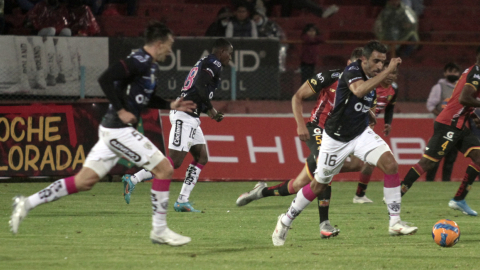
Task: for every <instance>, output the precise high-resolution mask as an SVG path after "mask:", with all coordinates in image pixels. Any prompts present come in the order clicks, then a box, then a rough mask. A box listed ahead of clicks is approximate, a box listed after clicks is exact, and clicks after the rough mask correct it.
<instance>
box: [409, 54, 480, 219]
mask: <svg viewBox="0 0 480 270" xmlns="http://www.w3.org/2000/svg"><path fill="white" fill-rule="evenodd" d="M479 97H480V47H478V48H477V51H476V62H475V64H474V65H473V66H471V67H469V68H467V69H466V70H465V71H464V72H463V74H462V76H461V77H460V79H459V80H458V82H457V84H456V85H455V89H453V93H452V97H451V98H450V100H449V101H448V103H447V106H446V107H445V109H443V110H442V112H441V113H440V114H439V115H438V116H437V118H436V119H435V123H434V125H433V136H432V138H430V140H429V141H428V144H427V147H426V149H425V153H424V155H423V157H422V158H421V159H420V160H419V161H418V163H417V164H415V165H414V166H413V167H412V168H411V169H410V170H409V171H408V173H407V175H405V179H404V180H403V182H402V195H403V194H405V193H406V192H407V191H408V190H409V189H410V188H411V187H412V185H413V183H414V182H415V181H416V180H417V179H418V178H419V177H420V176H421V175H422V174H424V173H425V172H426V171H429V170H430V169H432V167H433V166H434V165H435V163H437V162H440V161H441V160H442V158H443V157H444V156H445V153H448V152H450V151H451V149H453V148H457V149H458V150H459V151H460V152H462V153H463V154H464V155H465V157H469V158H470V159H471V160H472V162H471V163H470V165H469V166H468V167H467V171H466V173H465V176H464V178H463V181H462V184H461V185H460V188H459V189H458V191H457V193H456V194H455V197H453V199H451V200H450V202H449V203H448V206H449V207H450V208H452V209H455V210H459V211H462V212H463V213H464V214H466V215H470V216H477V215H478V213H477V211H474V210H472V209H471V208H470V207H469V206H468V204H467V202H466V201H465V197H466V196H467V194H468V191H469V190H470V188H471V185H472V184H473V182H475V179H476V178H477V177H478V173H479V172H480V151H479V150H480V140H479V138H478V137H477V136H475V135H474V134H473V133H472V132H471V131H470V129H469V128H468V126H469V124H468V122H469V119H471V118H473V122H475V123H476V124H477V125H479V124H480V119H479V117H478V115H477V114H475V112H474V109H475V107H477V108H478V107H480V100H479Z"/></svg>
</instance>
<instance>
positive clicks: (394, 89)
mask: <svg viewBox="0 0 480 270" xmlns="http://www.w3.org/2000/svg"><path fill="white" fill-rule="evenodd" d="M390 88H392V91H393V92H394V93H397V92H398V84H397V83H396V82H393V83H392V84H391V85H390Z"/></svg>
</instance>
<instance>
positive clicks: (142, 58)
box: [127, 49, 152, 63]
mask: <svg viewBox="0 0 480 270" xmlns="http://www.w3.org/2000/svg"><path fill="white" fill-rule="evenodd" d="M127 58H132V59H135V60H137V61H138V62H140V63H149V62H150V61H152V56H150V54H148V53H147V52H145V51H144V50H143V49H137V50H134V51H132V53H131V54H130V55H129V56H128V57H127Z"/></svg>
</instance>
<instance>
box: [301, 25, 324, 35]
mask: <svg viewBox="0 0 480 270" xmlns="http://www.w3.org/2000/svg"><path fill="white" fill-rule="evenodd" d="M311 28H313V29H314V30H315V32H316V33H317V35H318V34H319V33H320V31H318V28H317V26H315V24H313V23H308V24H307V25H305V27H303V30H302V36H303V35H305V34H306V33H307V32H308V30H310V29H311Z"/></svg>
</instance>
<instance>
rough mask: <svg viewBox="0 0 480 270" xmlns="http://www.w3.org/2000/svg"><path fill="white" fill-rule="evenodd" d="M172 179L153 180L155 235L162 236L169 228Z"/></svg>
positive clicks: (153, 223)
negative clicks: (168, 214)
mask: <svg viewBox="0 0 480 270" xmlns="http://www.w3.org/2000/svg"><path fill="white" fill-rule="evenodd" d="M170 182H171V181H170V179H162V180H160V179H153V183H152V190H151V192H152V197H151V198H152V207H153V213H152V226H153V231H154V232H155V234H160V233H162V232H163V231H165V229H166V228H167V209H168V195H169V193H170V191H169V190H170Z"/></svg>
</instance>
